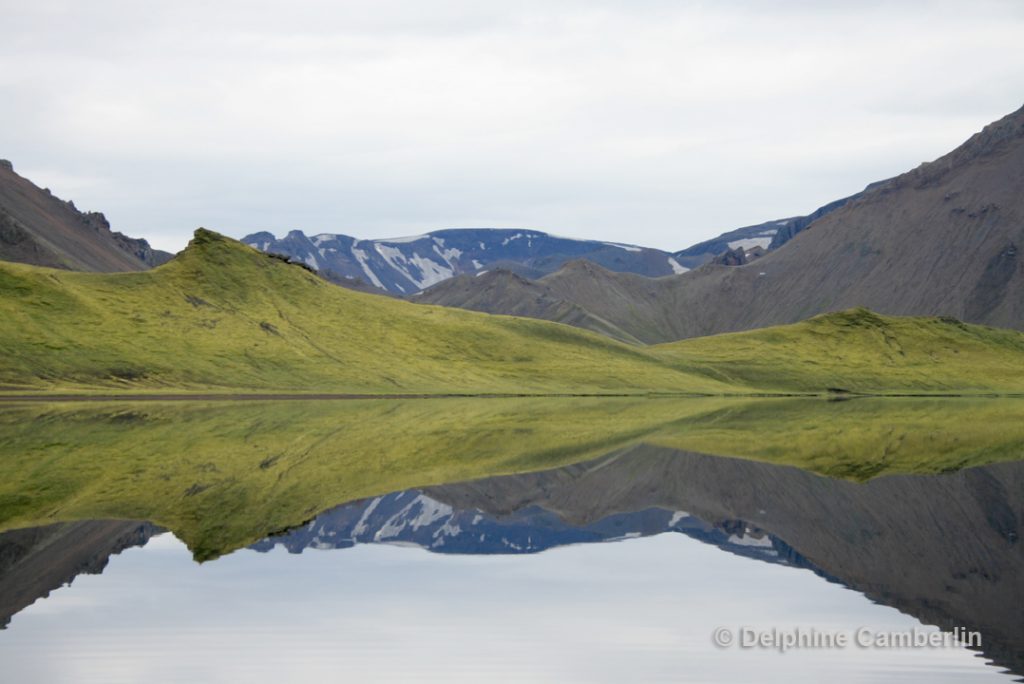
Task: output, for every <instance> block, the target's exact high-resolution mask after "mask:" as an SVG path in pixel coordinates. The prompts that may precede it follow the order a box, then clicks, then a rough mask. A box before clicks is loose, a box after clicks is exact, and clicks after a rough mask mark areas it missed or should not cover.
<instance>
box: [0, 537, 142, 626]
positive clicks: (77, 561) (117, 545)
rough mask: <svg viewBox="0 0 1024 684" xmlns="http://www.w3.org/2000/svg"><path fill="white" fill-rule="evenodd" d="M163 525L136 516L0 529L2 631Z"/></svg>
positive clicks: (0, 614) (136, 544) (137, 543)
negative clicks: (20, 614)
mask: <svg viewBox="0 0 1024 684" xmlns="http://www.w3.org/2000/svg"><path fill="white" fill-rule="evenodd" d="M159 531H160V529H159V528H157V527H155V526H153V525H151V524H149V523H146V522H140V521H132V520H83V521H79V522H69V523H57V524H55V525H46V526H44V527H29V528H23V529H17V530H10V531H8V532H3V533H0V629H3V628H4V627H6V626H7V624H8V623H9V622H10V620H11V616H12V615H14V614H15V613H17V612H18V611H20V610H22V609H24V608H25V607H26V606H29V605H31V604H32V603H34V602H35V601H36V600H38V599H40V598H46V597H47V596H49V595H50V592H51V591H53V590H55V589H58V588H60V587H61V586H64V585H66V584H71V582H72V581H73V580H74V579H75V577H77V576H78V575H80V574H83V573H84V574H88V575H98V574H100V573H101V572H103V569H104V568H106V566H107V561H108V560H110V557H111V556H112V555H115V554H118V553H120V552H121V551H123V550H125V549H127V548H130V547H133V546H142V545H143V544H145V543H146V542H147V541H149V538H150V537H151V536H153V535H154V534H156V533H158V532H159Z"/></svg>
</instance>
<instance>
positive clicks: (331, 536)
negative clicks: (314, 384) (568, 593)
mask: <svg viewBox="0 0 1024 684" xmlns="http://www.w3.org/2000/svg"><path fill="white" fill-rule="evenodd" d="M637 451H642V450H637ZM613 460H614V459H601V461H600V462H599V463H598V464H594V463H587V464H586V466H587V467H594V466H595V465H598V466H599V465H600V464H606V463H608V462H610V461H613ZM570 468H571V467H570ZM556 472H557V471H556ZM516 478H522V479H523V480H526V481H531V480H532V481H537V482H538V483H539V484H541V485H542V486H543V485H549V486H548V487H547V488H546V489H543V490H541V491H550V489H551V487H550V485H551V484H552V483H556V482H557V479H558V474H555V473H552V472H551V471H545V472H543V473H537V474H536V475H534V476H529V475H526V476H519V475H511V476H506V477H505V478H493V480H496V481H497V482H498V483H499V487H498V488H496V489H497V491H496V492H495V494H496V496H495V497H494V498H491V499H490V500H488V501H480V500H479V499H480V498H481V497H480V494H481V491H485V492H486V491H487V487H488V485H489V484H491V482H492V480H491V479H487V480H481V481H477V482H467V483H458V484H452V485H441V486H440V487H438V488H437V493H435V492H434V491H433V489H412V490H405V491H402V492H395V493H391V494H385V495H383V496H377V497H374V498H372V499H363V500H361V501H355V502H352V503H348V504H344V505H341V506H337V507H335V508H332V509H330V510H328V511H324V512H323V513H321V514H319V515H318V516H316V517H315V518H314V519H313V520H311V521H309V522H308V523H306V524H305V525H303V526H301V527H298V528H295V529H293V530H289V531H286V532H281V533H278V534H275V535H273V536H270V537H267V538H266V539H263V540H260V541H259V542H257V543H255V544H253V545H251V546H250V547H249V548H251V549H255V550H256V551H260V552H263V553H266V552H268V551H270V550H272V549H273V548H274V547H276V546H282V547H284V548H285V549H287V550H288V552H289V553H295V554H299V553H302V552H303V551H305V550H306V549H314V550H317V551H325V550H329V549H347V548H351V547H353V546H355V545H356V544H400V545H406V546H407V545H414V546H419V547H421V548H424V549H427V550H429V551H432V552H434V553H452V554H456V553H457V554H488V555H489V554H524V553H539V552H541V551H546V550H548V549H552V548H557V547H559V546H565V545H567V544H595V543H602V542H609V541H622V540H624V539H635V538H637V537H649V536H652V535H656V534H664V533H666V532H677V533H681V534H685V535H686V536H688V537H692V538H694V539H699V540H700V541H702V542H705V543H708V544H714V545H715V546H717V547H719V548H721V549H723V550H726V551H729V552H732V553H735V554H737V555H740V556H744V557H747V558H756V559H759V560H764V561H766V562H769V563H782V564H787V565H798V564H799V565H802V566H804V567H806V564H801V563H800V560H802V559H800V558H799V556H797V555H796V554H795V553H793V552H792V550H791V549H789V547H788V546H787V545H786V544H785V543H784V542H782V541H781V540H775V539H772V538H771V537H768V536H765V535H762V534H758V532H757V531H756V530H747V529H746V527H745V526H744V528H743V529H741V530H736V529H734V528H733V526H731V525H717V526H716V525H711V524H709V523H707V522H705V521H704V520H701V519H700V518H698V517H696V516H693V515H691V514H690V513H688V512H687V511H682V510H679V511H673V510H668V509H665V508H659V507H655V506H652V507H649V508H642V507H637V508H636V509H634V510H624V511H621V512H620V511H607V512H606V514H605V515H603V516H600V517H595V518H591V519H588V520H586V521H585V522H577V521H572V520H566V519H565V517H564V514H563V513H561V511H560V509H559V508H558V507H557V506H553V505H551V503H549V502H548V501H545V503H546V504H547V505H548V507H543V506H538V505H534V504H526V505H523V506H515V505H512V506H508V507H507V508H506V503H505V500H503V498H502V494H504V493H505V492H503V491H501V490H502V489H506V491H507V486H508V483H507V482H503V480H506V479H507V480H512V481H515V480H516ZM626 481H628V478H627V480H626ZM488 493H489V492H488ZM438 496H439V497H441V498H442V499H444V500H449V499H455V500H459V499H461V498H465V499H476V500H477V503H478V504H479V506H482V507H477V506H474V505H469V506H465V507H457V506H452V505H449V504H447V503H444V501H443V500H438V499H437V498H435V497H438ZM538 498H540V497H538ZM730 528H733V529H730ZM737 532H739V534H737ZM750 532H752V534H750ZM794 561H796V562H794Z"/></svg>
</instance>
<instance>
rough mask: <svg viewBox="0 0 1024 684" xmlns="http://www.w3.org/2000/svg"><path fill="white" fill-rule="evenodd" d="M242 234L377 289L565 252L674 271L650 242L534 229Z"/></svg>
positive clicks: (333, 276)
mask: <svg viewBox="0 0 1024 684" xmlns="http://www.w3.org/2000/svg"><path fill="white" fill-rule="evenodd" d="M242 242H244V243H246V244H247V245H250V246H252V247H256V248H257V249H259V250H261V251H263V252H269V253H273V254H281V255H284V256H288V257H290V258H292V259H294V260H297V261H301V262H303V263H305V264H307V265H308V266H310V267H311V268H314V269H316V270H317V271H319V272H320V273H321V274H323V275H324V276H325V277H327V278H328V279H329V280H334V281H336V282H339V283H341V284H347V283H346V280H355V279H358V280H360V281H362V282H365V283H368V284H370V285H372V286H374V287H376V288H378V289H379V290H384V291H387V292H390V293H392V294H398V295H409V294H413V293H416V292H419V291H420V290H422V289H423V288H425V287H430V286H431V285H433V284H435V283H439V282H441V281H443V280H446V279H448V278H451V277H453V276H456V275H459V274H463V273H480V272H481V271H486V270H489V269H494V268H503V269H506V270H510V271H513V272H515V273H519V274H520V275H523V276H526V277H531V278H536V277H539V276H542V275H544V274H546V273H551V272H552V271H555V270H557V269H558V268H560V267H561V266H562V265H563V264H564V263H566V262H567V261H570V260H572V259H579V258H584V257H585V258H587V259H589V260H590V261H593V262H594V263H597V264H601V265H602V266H604V267H605V268H609V269H611V270H613V271H621V272H628V273H641V274H643V275H648V276H661V275H669V274H672V273H682V272H685V271H686V269H685V268H683V267H682V266H680V265H679V264H678V263H677V262H676V261H675V259H674V258H673V257H672V255H671V254H669V253H667V252H663V251H661V250H658V249H649V248H646V247H636V246H634V245H620V244H616V243H611V242H598V241H595V240H573V239H570V238H561V237H556V236H554V235H548V234H547V233H543V232H540V231H537V230H507V229H491V228H479V229H457V230H437V231H434V232H431V233H427V234H426V235H418V236H415V237H405V238H395V239H392V240H358V239H356V238H353V237H349V236H347V235H333V234H323V235H315V236H313V237H308V236H306V235H305V234H304V233H302V232H301V231H298V230H293V231H291V232H290V233H288V234H287V235H286V236H285V237H283V238H281V239H277V238H276V237H275V236H274V235H273V234H272V233H267V232H262V233H253V234H252V235H247V236H246V237H244V238H242Z"/></svg>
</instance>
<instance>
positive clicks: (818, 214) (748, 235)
mask: <svg viewBox="0 0 1024 684" xmlns="http://www.w3.org/2000/svg"><path fill="white" fill-rule="evenodd" d="M884 182H885V181H879V182H877V183H872V184H870V185H868V186H867V188H865V189H864V190H862V191H861V192H858V193H856V194H854V195H850V196H849V197H843V198H842V199H838V200H835V201H833V202H829V203H828V204H826V205H825V206H823V207H819V208H818V209H816V210H814V211H813V212H811V213H810V214H807V215H806V216H791V217H789V218H784V219H775V220H773V221H765V222H764V223H758V224H757V225H753V226H744V227H743V228H737V229H735V230H730V231H729V232H727V233H722V234H721V235H719V236H718V237H714V238H711V239H710V240H705V241H704V242H699V243H697V244H696V245H693V246H691V247H687V248H686V249H683V250H680V251H678V252H676V253H675V254H673V255H672V256H674V257H675V258H676V261H677V262H679V263H680V264H682V265H683V266H685V267H686V268H687V269H690V270H693V269H695V268H697V267H698V266H703V265H704V264H706V263H708V262H709V261H712V260H713V259H715V257H718V256H720V255H722V254H724V253H726V252H730V251H734V250H740V253H741V254H746V253H747V252H748V251H750V250H756V249H759V250H761V251H762V252H761V253H760V254H758V256H763V253H765V252H769V251H771V250H773V249H778V248H779V247H781V246H782V245H784V244H786V243H787V242H789V241H790V240H792V239H793V238H794V237H795V236H796V235H797V233H800V232H802V231H804V230H805V229H806V228H807V227H808V226H810V225H811V224H812V223H814V222H815V221H817V220H818V219H820V218H822V217H823V216H826V215H828V214H831V213H832V212H833V211H835V210H836V209H839V208H840V207H843V206H845V205H846V204H847V203H848V202H851V201H853V200H855V199H857V198H859V197H860V196H861V195H863V194H864V193H865V192H868V191H869V190H871V189H872V188H874V187H876V186H878V185H881V184H882V183H884Z"/></svg>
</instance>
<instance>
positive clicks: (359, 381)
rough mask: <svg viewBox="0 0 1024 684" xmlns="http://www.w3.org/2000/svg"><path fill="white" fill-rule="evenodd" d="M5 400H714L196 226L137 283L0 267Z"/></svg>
mask: <svg viewBox="0 0 1024 684" xmlns="http://www.w3.org/2000/svg"><path fill="white" fill-rule="evenodd" d="M0 316H2V318H3V320H4V324H3V327H2V328H0V345H2V347H3V349H4V351H5V353H4V356H3V358H2V360H0V385H4V386H6V387H7V388H8V389H44V390H61V389H100V390H106V391H118V390H124V389H129V390H154V389H155V390H160V389H185V390H194V391H204V390H214V391H232V390H259V391H268V390H269V391H292V392H353V393H371V394H388V393H452V392H455V393H463V392H464V393H589V392H613V393H614V392H637V391H664V392H721V391H726V390H729V389H732V388H731V387H729V386H728V385H725V384H723V383H721V382H719V381H717V380H714V379H712V378H708V377H706V376H703V375H699V374H694V373H688V372H687V371H685V370H683V369H682V368H680V367H678V365H670V364H669V363H668V362H666V361H665V360H664V359H662V358H661V357H659V356H658V355H656V354H652V353H650V352H647V351H645V350H643V349H639V348H636V347H630V346H628V345H624V344H621V343H617V342H613V341H610V340H608V339H606V338H603V337H601V336H599V335H596V334H592V333H588V332H583V331H580V330H577V329H575V328H571V327H568V326H563V325H558V324H552V323H547V322H541V321H535V320H528V319H520V318H512V317H506V316H488V315H486V314H479V313H474V312H467V311H461V310H454V309H446V308H442V307H426V306H417V305H414V304H409V303H406V302H401V301H396V300H392V299H388V298H384V297H379V296H373V295H367V294H362V293H358V292H352V291H350V290H346V289H343V288H340V287H337V286H335V285H332V284H330V283H327V282H325V281H323V280H321V279H319V278H317V277H316V276H314V275H313V274H311V273H309V272H307V271H306V270H304V269H302V268H299V267H298V266H296V265H292V264H288V263H285V262H283V261H282V260H280V259H276V258H273V257H270V256H267V255H265V254H262V253H260V252H258V251H256V250H254V249H252V248H250V247H247V246H245V245H243V244H242V243H240V242H237V241H235V240H231V239H228V238H225V237H223V236H220V235H218V234H216V233H213V232H211V231H207V230H202V229H201V230H198V231H196V234H195V238H194V239H193V240H192V242H191V243H190V244H189V246H188V248H187V249H186V250H184V251H183V252H182V253H181V254H179V255H178V256H177V257H176V258H175V259H173V260H172V261H170V262H168V263H167V264H165V265H163V266H161V267H160V268H157V269H154V270H152V271H147V272H142V273H127V274H116V275H109V274H95V273H69V272H65V271H56V270H51V269H44V268H38V267H28V266H22V265H18V264H2V265H0Z"/></svg>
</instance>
